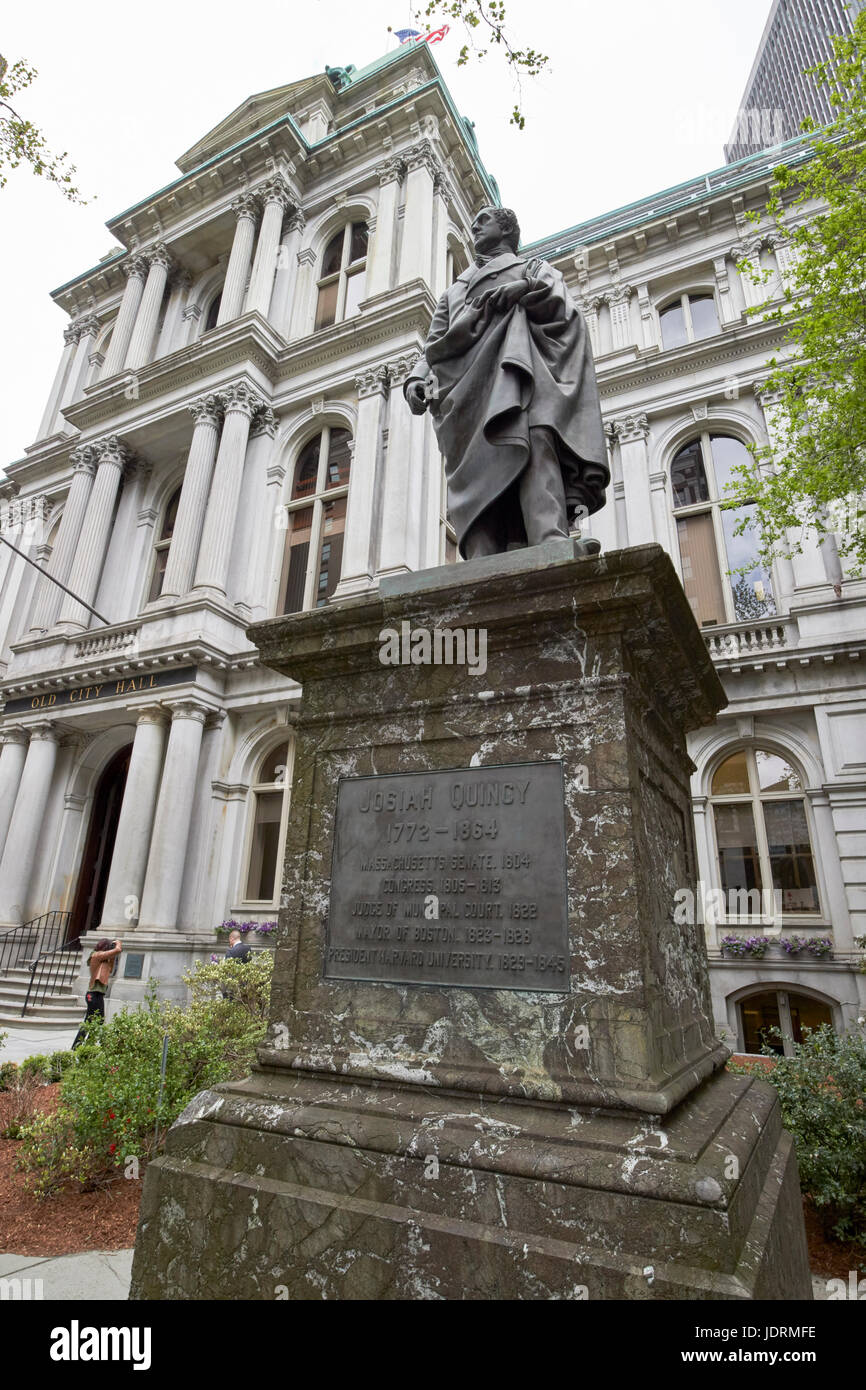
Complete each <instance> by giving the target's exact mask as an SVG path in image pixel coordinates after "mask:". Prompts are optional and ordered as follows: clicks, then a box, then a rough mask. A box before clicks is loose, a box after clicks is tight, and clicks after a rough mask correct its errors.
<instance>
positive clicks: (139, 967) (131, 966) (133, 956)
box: [123, 951, 144, 980]
mask: <svg viewBox="0 0 866 1390" xmlns="http://www.w3.org/2000/svg"><path fill="white" fill-rule="evenodd" d="M143 970H144V953H143V952H141V951H127V952H126V954H125V955H124V957H123V978H124V979H125V980H140V979H141V974H142V971H143Z"/></svg>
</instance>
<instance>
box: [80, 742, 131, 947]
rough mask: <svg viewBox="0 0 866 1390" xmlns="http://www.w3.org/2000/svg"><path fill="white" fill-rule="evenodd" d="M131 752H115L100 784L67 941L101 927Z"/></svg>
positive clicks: (125, 749) (122, 749) (85, 846)
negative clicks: (103, 905)
mask: <svg viewBox="0 0 866 1390" xmlns="http://www.w3.org/2000/svg"><path fill="white" fill-rule="evenodd" d="M131 752H132V745H131V744H130V745H129V747H127V748H121V750H120V752H119V753H115V755H114V757H113V758H112V759H111V762H110V763H109V764H108V766H107V768H106V769H105V771H104V772H103V774H102V776H101V777H100V779H99V782H98V783H97V786H96V792H95V793H94V797H93V810H92V811H91V813H90V826H89V828H88V831H87V840H86V842H85V845H84V855H83V857H82V860H81V871H80V873H79V875H78V888H77V889H76V892H75V902H74V903H73V906H72V913H71V916H70V918H69V928H68V930H67V933H66V940H67V941H75V940H77V938H78V937H79V936H83V935H84V933H85V932H86V931H90V930H91V929H92V928H94V927H98V926H99V921H100V918H101V916H102V904H103V902H104V901H105V889H106V886H107V884H108V871H109V869H110V868H111V856H112V853H113V851H114V841H115V838H116V836H117V822H118V820H119V819H120V805H121V802H122V800H123V789H124V787H125V786H126V774H127V772H128V771H129V757H130V754H131Z"/></svg>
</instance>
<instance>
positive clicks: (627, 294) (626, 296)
mask: <svg viewBox="0 0 866 1390" xmlns="http://www.w3.org/2000/svg"><path fill="white" fill-rule="evenodd" d="M632 293H633V290H632V286H631V285H614V286H613V287H612V289H609V290H605V292H604V295H603V296H602V298H603V299H604V300H605V301H606V302H607V303H608V304H609V305H610V306H611V308H613V306H614V305H615V304H627V303H628V301H629V300H630V299H631V297H632Z"/></svg>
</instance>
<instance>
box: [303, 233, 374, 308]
mask: <svg viewBox="0 0 866 1390" xmlns="http://www.w3.org/2000/svg"><path fill="white" fill-rule="evenodd" d="M366 268H367V226H366V223H364V222H347V224H346V226H345V227H342V228H341V229H340V231H339V232H337V233H336V234H335V235H334V236H332V237H331V240H330V241H329V242H328V244H327V246H326V247H325V254H324V256H323V257H322V269H321V271H320V273H319V281H318V289H319V297H318V301H317V303H316V325H315V326H316V329H317V330H318V329H320V328H328V327H329V326H330V325H331V324H332V323H339V322H342V320H343V319H351V318H354V316H355V315H356V314H357V313H358V308H359V305H360V303H361V300H362V299H363V298H364V284H365V281H366Z"/></svg>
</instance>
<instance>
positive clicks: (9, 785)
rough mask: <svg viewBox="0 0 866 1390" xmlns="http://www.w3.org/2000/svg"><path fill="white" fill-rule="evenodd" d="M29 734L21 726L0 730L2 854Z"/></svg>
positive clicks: (0, 825) (0, 829) (0, 845)
mask: <svg viewBox="0 0 866 1390" xmlns="http://www.w3.org/2000/svg"><path fill="white" fill-rule="evenodd" d="M27 743H28V733H27V730H26V729H23V728H22V727H21V725H20V724H13V725H11V726H10V727H9V728H8V729H2V730H0V854H2V853H3V846H4V845H5V843H6V835H7V832H8V830H9V822H10V821H11V819H12V812H13V810H14V807H15V798H16V796H17V795H18V786H19V784H20V782H21V773H22V772H23V770H24V762H25V759H26V757H27Z"/></svg>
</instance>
